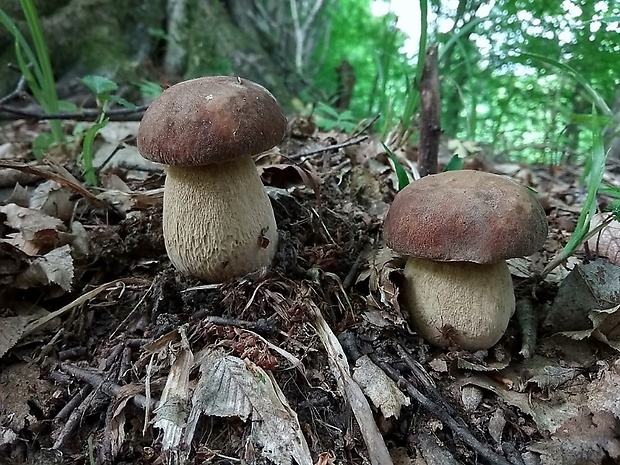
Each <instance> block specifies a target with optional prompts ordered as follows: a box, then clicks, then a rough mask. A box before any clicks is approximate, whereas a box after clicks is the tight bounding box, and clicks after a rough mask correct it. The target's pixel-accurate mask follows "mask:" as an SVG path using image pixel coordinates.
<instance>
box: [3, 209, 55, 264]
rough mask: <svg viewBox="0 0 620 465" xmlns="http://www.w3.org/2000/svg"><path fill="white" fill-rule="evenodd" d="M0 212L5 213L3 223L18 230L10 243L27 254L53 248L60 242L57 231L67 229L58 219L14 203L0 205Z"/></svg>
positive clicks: (34, 253)
mask: <svg viewBox="0 0 620 465" xmlns="http://www.w3.org/2000/svg"><path fill="white" fill-rule="evenodd" d="M0 213H4V214H5V215H6V220H5V221H4V223H5V224H6V225H7V226H9V227H10V228H12V229H15V230H17V231H18V232H17V233H16V234H14V235H13V237H12V238H11V243H12V244H13V245H15V246H16V247H19V248H20V249H21V250H22V251H24V252H25V253H27V254H28V255H38V254H39V253H41V252H42V251H43V253H45V252H48V251H50V250H51V249H53V248H55V247H56V246H57V245H58V244H59V242H60V234H59V233H60V232H65V231H66V230H67V228H66V227H65V225H64V223H63V222H62V221H61V220H60V219H58V218H54V217H53V216H49V215H47V214H45V213H43V212H40V211H38V210H33V209H31V208H24V207H20V206H19V205H16V204H14V203H10V204H8V205H4V206H0Z"/></svg>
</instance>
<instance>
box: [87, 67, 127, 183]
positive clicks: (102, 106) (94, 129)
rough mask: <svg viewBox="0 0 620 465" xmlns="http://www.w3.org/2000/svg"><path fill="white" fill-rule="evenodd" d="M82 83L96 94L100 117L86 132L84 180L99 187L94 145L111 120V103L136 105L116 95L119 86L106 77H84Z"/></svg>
mask: <svg viewBox="0 0 620 465" xmlns="http://www.w3.org/2000/svg"><path fill="white" fill-rule="evenodd" d="M81 82H82V84H84V85H85V86H86V87H88V88H89V89H90V90H91V91H92V92H93V93H94V94H95V98H96V100H97V108H98V109H99V115H98V116H97V119H96V121H95V123H94V124H93V125H92V126H90V127H89V128H88V129H86V131H85V132H84V136H83V137H84V139H83V141H82V154H81V159H82V164H83V166H84V179H85V180H86V182H87V183H89V184H91V185H93V186H94V185H97V174H96V172H95V168H94V166H93V145H94V142H95V138H96V137H97V134H99V131H101V129H103V128H104V127H105V126H106V125H107V124H108V122H109V120H110V119H109V118H108V117H107V115H106V111H107V108H108V105H109V103H110V102H115V103H118V104H119V105H122V106H125V107H127V108H135V105H134V104H132V103H130V102H128V101H127V100H125V99H124V98H122V97H119V96H118V95H115V94H114V93H115V92H116V91H117V90H118V84H117V83H116V82H114V81H112V80H111V79H108V78H106V77H104V76H84V77H83V78H82V79H81Z"/></svg>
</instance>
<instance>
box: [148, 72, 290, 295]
mask: <svg viewBox="0 0 620 465" xmlns="http://www.w3.org/2000/svg"><path fill="white" fill-rule="evenodd" d="M285 131H286V117H285V116H284V115H283V113H282V109H281V108H280V106H279V105H278V102H277V101H276V99H275V98H274V97H273V95H271V93H269V91H267V90H266V89H265V88H263V87H262V86H260V85H258V84H255V83H253V82H251V81H248V80H246V79H241V78H237V77H229V76H214V77H204V78H198V79H192V80H189V81H184V82H181V83H179V84H175V85H173V86H172V87H169V88H168V89H166V90H165V91H164V92H163V93H162V94H161V95H160V96H159V97H158V98H157V99H156V100H155V101H154V102H153V103H152V104H151V105H150V106H149V108H148V109H147V110H146V112H145V114H144V117H143V118H142V122H141V123H140V129H139V132H138V150H139V151H140V154H141V155H142V156H143V157H144V158H147V159H149V160H152V161H154V162H157V163H163V164H166V165H168V167H167V170H166V182H165V186H164V207H163V233H164V241H165V244H166V251H167V252H168V256H169V257H170V261H171V262H172V264H173V265H174V266H175V267H176V268H177V269H178V270H179V271H180V272H181V273H183V274H185V275H188V276H194V277H196V278H199V279H201V280H203V281H206V282H210V283H218V282H224V281H226V280H229V279H232V278H235V277H239V276H244V275H246V274H248V273H251V272H254V271H258V270H261V269H265V268H267V267H269V265H270V264H271V262H272V260H273V257H274V255H275V251H276V248H277V242H278V232H277V229H276V222H275V218H274V214H273V209H272V207H271V203H270V201H269V197H268V196H267V193H266V192H265V189H264V187H263V184H262V182H261V179H260V177H259V175H258V172H257V171H256V166H255V165H254V162H253V160H252V157H253V156H255V155H258V154H260V153H262V152H264V151H266V150H269V149H271V148H273V147H274V146H275V145H277V144H279V143H280V142H281V141H282V139H283V137H284V134H285Z"/></svg>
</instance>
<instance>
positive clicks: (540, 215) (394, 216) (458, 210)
mask: <svg viewBox="0 0 620 465" xmlns="http://www.w3.org/2000/svg"><path fill="white" fill-rule="evenodd" d="M547 228H548V226H547V217H546V215H545V212H544V210H543V208H542V206H541V205H540V203H539V202H538V200H537V199H536V197H535V196H534V195H533V194H532V193H531V192H530V191H529V190H528V189H527V188H526V187H524V186H522V185H520V184H518V183H516V182H515V181H512V180H511V179H508V178H505V177H503V176H500V175H496V174H491V173H485V172H482V171H471V170H463V171H448V172H445V173H440V174H434V175H430V176H426V177H424V178H421V179H419V180H417V181H413V182H412V183H410V184H409V185H407V187H405V188H404V189H403V190H401V191H400V192H399V193H398V194H397V195H396V197H395V198H394V201H393V203H392V205H391V206H390V210H389V211H388V214H387V217H386V220H385V226H384V229H385V239H386V242H387V245H388V246H389V247H390V248H392V249H393V250H395V251H396V252H399V253H402V254H405V255H409V256H412V257H417V258H425V259H429V260H434V261H446V262H447V261H464V262H474V263H482V264H485V263H495V262H497V261H500V260H505V259H508V258H513V257H522V256H526V255H531V254H533V253H534V252H536V251H537V250H538V249H539V248H540V247H542V245H543V243H544V242H545V239H546V237H547V231H548V229H547Z"/></svg>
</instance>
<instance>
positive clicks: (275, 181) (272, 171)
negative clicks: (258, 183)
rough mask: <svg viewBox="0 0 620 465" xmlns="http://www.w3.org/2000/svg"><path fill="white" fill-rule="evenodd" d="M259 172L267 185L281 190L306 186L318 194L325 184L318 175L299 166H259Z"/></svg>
mask: <svg viewBox="0 0 620 465" xmlns="http://www.w3.org/2000/svg"><path fill="white" fill-rule="evenodd" d="M258 172H259V174H260V177H261V179H262V180H263V182H265V184H267V185H269V186H273V187H279V188H281V189H288V188H289V187H293V186H299V185H305V186H306V187H309V188H310V189H312V190H313V191H314V192H315V193H318V192H319V187H320V186H321V184H323V180H322V179H321V178H320V177H319V176H318V175H317V174H316V173H314V172H312V171H310V170H309V169H307V168H304V167H302V166H299V165H289V164H272V165H266V166H259V167H258Z"/></svg>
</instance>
